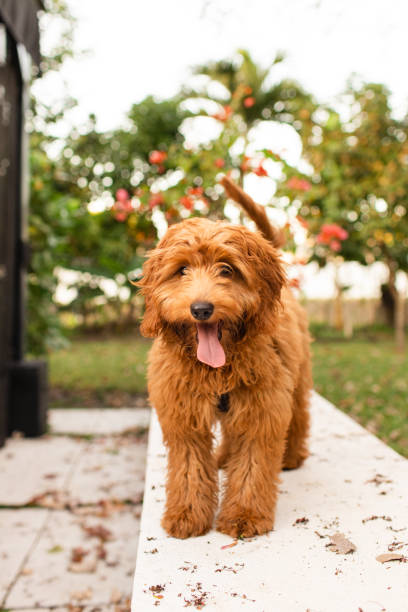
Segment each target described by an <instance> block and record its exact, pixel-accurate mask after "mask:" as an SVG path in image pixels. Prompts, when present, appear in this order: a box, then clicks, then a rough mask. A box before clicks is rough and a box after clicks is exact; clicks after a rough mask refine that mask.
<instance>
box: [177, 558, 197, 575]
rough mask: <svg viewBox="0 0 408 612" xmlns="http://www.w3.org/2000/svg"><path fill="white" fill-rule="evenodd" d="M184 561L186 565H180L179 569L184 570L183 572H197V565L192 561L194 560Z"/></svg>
mask: <svg viewBox="0 0 408 612" xmlns="http://www.w3.org/2000/svg"><path fill="white" fill-rule="evenodd" d="M184 563H185V564H186V565H182V566H181V567H179V568H178V569H179V570H183V572H188V571H190V572H191V573H192V574H195V573H196V571H197V565H194V564H193V563H192V561H184Z"/></svg>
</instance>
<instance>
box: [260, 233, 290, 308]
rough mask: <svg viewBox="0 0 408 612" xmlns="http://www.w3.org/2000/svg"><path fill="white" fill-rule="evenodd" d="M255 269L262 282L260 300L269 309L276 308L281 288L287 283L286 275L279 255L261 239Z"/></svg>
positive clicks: (267, 242)
mask: <svg viewBox="0 0 408 612" xmlns="http://www.w3.org/2000/svg"><path fill="white" fill-rule="evenodd" d="M257 267H258V269H259V274H260V277H261V278H262V280H263V284H262V289H261V294H262V299H263V300H265V302H267V303H268V304H269V307H271V306H275V305H276V306H277V305H278V304H279V301H280V295H281V291H282V288H283V287H284V286H285V285H286V283H287V278H286V273H285V270H284V268H283V263H282V261H281V258H280V256H279V253H278V252H277V250H276V249H275V248H274V247H273V246H272V244H271V243H270V242H269V241H268V240H264V239H263V238H262V245H261V254H260V257H259V260H258V262H257Z"/></svg>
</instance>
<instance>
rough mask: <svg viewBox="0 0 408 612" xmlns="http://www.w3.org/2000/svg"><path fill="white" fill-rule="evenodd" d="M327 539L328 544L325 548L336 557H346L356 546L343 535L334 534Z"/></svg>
mask: <svg viewBox="0 0 408 612" xmlns="http://www.w3.org/2000/svg"><path fill="white" fill-rule="evenodd" d="M329 538H330V542H329V544H326V547H327V548H328V549H329V550H331V551H332V552H335V553H337V554H338V555H348V554H349V553H352V552H354V551H355V550H356V546H355V545H354V544H353V542H350V540H348V539H347V538H346V536H345V535H344V533H335V534H334V535H331V536H329Z"/></svg>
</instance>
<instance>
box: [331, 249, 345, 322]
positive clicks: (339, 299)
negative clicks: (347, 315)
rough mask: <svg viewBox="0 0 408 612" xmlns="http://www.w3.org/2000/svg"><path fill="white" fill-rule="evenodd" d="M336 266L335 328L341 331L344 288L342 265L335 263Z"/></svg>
mask: <svg viewBox="0 0 408 612" xmlns="http://www.w3.org/2000/svg"><path fill="white" fill-rule="evenodd" d="M333 265H334V270H335V273H334V286H335V290H336V293H335V296H334V327H335V328H336V329H338V330H339V331H342V330H343V327H344V321H343V292H342V286H341V284H340V280H339V268H340V265H341V264H339V263H338V262H337V261H334V262H333Z"/></svg>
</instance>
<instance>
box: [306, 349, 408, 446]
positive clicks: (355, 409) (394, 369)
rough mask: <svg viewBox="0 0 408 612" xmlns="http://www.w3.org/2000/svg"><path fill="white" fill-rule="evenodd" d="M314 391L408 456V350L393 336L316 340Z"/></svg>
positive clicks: (314, 350) (314, 351)
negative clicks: (398, 349)
mask: <svg viewBox="0 0 408 612" xmlns="http://www.w3.org/2000/svg"><path fill="white" fill-rule="evenodd" d="M312 351H313V377H314V385H315V389H316V391H318V392H319V393H321V395H323V396H324V397H326V398H327V399H329V400H330V401H331V402H333V403H334V404H335V405H336V406H337V407H338V408H341V410H343V411H344V412H346V413H347V414H349V415H350V416H352V417H353V418H355V419H356V420H357V421H358V422H359V423H361V424H362V425H364V426H365V427H367V429H369V430H370V431H372V432H373V433H375V434H376V435H378V436H379V437H380V438H381V439H382V440H384V441H385V442H386V443H387V444H389V445H390V446H392V447H393V448H394V449H395V450H396V451H398V452H399V453H401V454H403V455H405V456H408V352H406V353H405V355H401V354H398V353H396V351H395V346H394V344H393V343H392V342H391V341H381V342H379V343H376V342H363V341H351V342H315V343H314V344H313V346H312Z"/></svg>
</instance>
